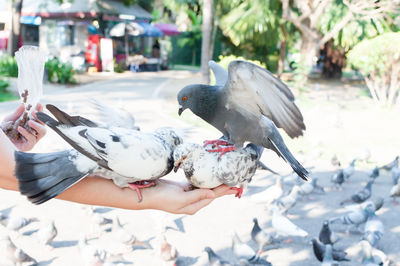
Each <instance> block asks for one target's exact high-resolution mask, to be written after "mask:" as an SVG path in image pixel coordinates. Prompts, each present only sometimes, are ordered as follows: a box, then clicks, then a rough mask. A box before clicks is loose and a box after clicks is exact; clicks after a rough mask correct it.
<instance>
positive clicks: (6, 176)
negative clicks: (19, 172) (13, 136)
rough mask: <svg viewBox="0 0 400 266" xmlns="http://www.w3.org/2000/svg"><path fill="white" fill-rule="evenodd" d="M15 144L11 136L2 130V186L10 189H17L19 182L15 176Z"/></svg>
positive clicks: (0, 183)
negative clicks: (10, 138)
mask: <svg viewBox="0 0 400 266" xmlns="http://www.w3.org/2000/svg"><path fill="white" fill-rule="evenodd" d="M14 152H15V146H14V145H13V144H12V143H11V141H10V140H9V138H8V137H7V136H6V135H5V134H4V132H3V131H2V130H0V187H1V188H4V189H9V190H17V189H18V182H17V180H16V178H15V177H14V169H15V160H14Z"/></svg>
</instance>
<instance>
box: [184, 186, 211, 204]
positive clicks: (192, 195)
mask: <svg viewBox="0 0 400 266" xmlns="http://www.w3.org/2000/svg"><path fill="white" fill-rule="evenodd" d="M185 195H186V197H185V199H184V200H185V202H187V204H191V203H195V202H197V201H201V200H204V199H214V198H215V192H214V191H212V190H211V189H206V188H199V189H195V190H191V191H187V192H185Z"/></svg>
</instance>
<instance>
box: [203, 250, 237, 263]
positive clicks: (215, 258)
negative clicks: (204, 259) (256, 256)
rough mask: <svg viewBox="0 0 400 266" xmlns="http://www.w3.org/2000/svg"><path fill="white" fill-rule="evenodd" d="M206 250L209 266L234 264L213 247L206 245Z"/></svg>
mask: <svg viewBox="0 0 400 266" xmlns="http://www.w3.org/2000/svg"><path fill="white" fill-rule="evenodd" d="M204 251H205V252H207V256H208V265H209V266H223V265H225V266H230V265H232V264H231V263H230V262H228V261H227V260H225V259H223V258H222V257H221V256H219V255H218V254H216V253H215V252H214V250H212V248H210V247H205V248H204Z"/></svg>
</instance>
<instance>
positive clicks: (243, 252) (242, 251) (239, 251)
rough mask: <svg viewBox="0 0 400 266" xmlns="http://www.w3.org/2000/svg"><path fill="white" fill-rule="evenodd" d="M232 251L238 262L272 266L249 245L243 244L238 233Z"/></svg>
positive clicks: (233, 241)
mask: <svg viewBox="0 0 400 266" xmlns="http://www.w3.org/2000/svg"><path fill="white" fill-rule="evenodd" d="M232 250H233V253H234V254H235V256H236V258H238V260H242V259H243V260H246V261H247V262H248V263H249V264H250V265H270V266H272V264H271V263H270V262H268V261H266V260H265V259H263V258H261V257H260V256H258V255H257V254H256V252H255V251H254V250H253V249H252V248H251V247H250V246H249V245H247V244H246V243H243V242H242V241H241V240H240V238H239V236H238V235H237V234H236V233H235V235H234V236H233V239H232Z"/></svg>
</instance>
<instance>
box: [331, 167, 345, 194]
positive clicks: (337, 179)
mask: <svg viewBox="0 0 400 266" xmlns="http://www.w3.org/2000/svg"><path fill="white" fill-rule="evenodd" d="M331 182H332V183H333V184H334V185H335V188H336V189H340V190H341V188H342V184H343V183H344V171H343V169H340V170H339V171H338V172H337V173H335V174H334V175H333V176H332V177H331Z"/></svg>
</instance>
